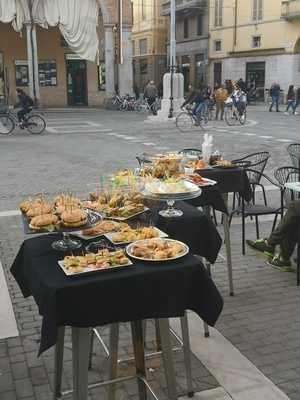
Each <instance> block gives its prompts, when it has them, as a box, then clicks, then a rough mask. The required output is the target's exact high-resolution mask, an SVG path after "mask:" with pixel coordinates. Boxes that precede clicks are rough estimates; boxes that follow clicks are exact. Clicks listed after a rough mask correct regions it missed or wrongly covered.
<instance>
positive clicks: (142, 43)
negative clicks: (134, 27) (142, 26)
mask: <svg viewBox="0 0 300 400" xmlns="http://www.w3.org/2000/svg"><path fill="white" fill-rule="evenodd" d="M139 45H140V55H141V56H143V55H144V54H147V51H148V49H147V39H141V40H140V41H139Z"/></svg>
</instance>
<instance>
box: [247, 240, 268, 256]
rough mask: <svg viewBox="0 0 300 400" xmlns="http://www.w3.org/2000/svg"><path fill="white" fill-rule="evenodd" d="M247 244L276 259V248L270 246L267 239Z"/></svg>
mask: <svg viewBox="0 0 300 400" xmlns="http://www.w3.org/2000/svg"><path fill="white" fill-rule="evenodd" d="M246 243H247V245H248V246H249V247H251V248H252V249H254V250H256V251H259V252H260V253H264V254H265V255H266V256H268V257H274V250H275V249H274V247H273V246H270V245H269V244H268V242H267V240H266V239H258V240H255V241H253V240H246Z"/></svg>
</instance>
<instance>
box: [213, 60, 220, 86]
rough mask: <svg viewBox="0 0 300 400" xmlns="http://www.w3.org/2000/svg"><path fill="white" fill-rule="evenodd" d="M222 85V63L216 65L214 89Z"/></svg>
mask: <svg viewBox="0 0 300 400" xmlns="http://www.w3.org/2000/svg"><path fill="white" fill-rule="evenodd" d="M221 83H222V63H221V62H215V63H214V87H216V86H219V85H221Z"/></svg>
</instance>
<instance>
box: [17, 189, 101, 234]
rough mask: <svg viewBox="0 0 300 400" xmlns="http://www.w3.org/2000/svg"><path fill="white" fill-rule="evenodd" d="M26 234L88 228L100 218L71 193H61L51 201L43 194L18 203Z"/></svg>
mask: <svg viewBox="0 0 300 400" xmlns="http://www.w3.org/2000/svg"><path fill="white" fill-rule="evenodd" d="M20 210H21V213H22V221H23V226H24V231H25V233H26V234H32V233H42V232H55V231H57V232H73V231H76V230H78V228H82V229H88V228H91V227H92V226H93V225H95V224H96V223H97V222H98V221H100V220H101V219H102V216H101V215H100V214H99V213H97V212H95V211H92V210H89V209H85V208H84V207H83V204H82V202H81V201H80V200H79V199H78V198H76V197H75V196H73V195H71V194H61V195H59V196H57V197H56V198H55V199H53V200H52V201H49V200H47V199H46V198H45V197H44V196H38V197H36V198H33V199H31V198H30V199H28V200H25V201H23V202H22V203H21V204H20Z"/></svg>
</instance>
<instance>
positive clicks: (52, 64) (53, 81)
mask: <svg viewBox="0 0 300 400" xmlns="http://www.w3.org/2000/svg"><path fill="white" fill-rule="evenodd" d="M39 82H40V86H56V85H57V69H56V61H55V60H47V61H39Z"/></svg>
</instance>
